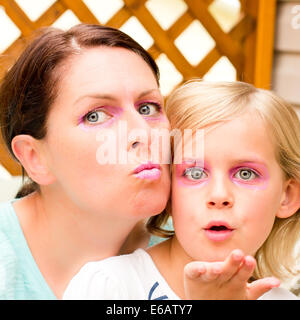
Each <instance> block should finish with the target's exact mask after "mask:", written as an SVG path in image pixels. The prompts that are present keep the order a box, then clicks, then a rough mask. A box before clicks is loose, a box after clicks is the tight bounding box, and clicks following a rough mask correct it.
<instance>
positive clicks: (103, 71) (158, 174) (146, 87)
mask: <svg viewBox="0 0 300 320" xmlns="http://www.w3.org/2000/svg"><path fill="white" fill-rule="evenodd" d="M59 71H60V72H61V77H60V80H59V82H58V88H59V89H58V96H57V98H56V100H55V102H54V104H53V105H52V106H51V110H50V113H49V117H48V120H47V135H46V137H45V139H43V142H42V143H43V144H44V148H43V150H44V152H45V156H46V160H47V163H48V167H49V168H50V170H51V172H52V174H53V175H54V177H55V181H54V183H53V185H52V187H53V188H57V189H56V190H59V192H62V194H66V195H67V196H68V197H69V198H70V199H71V200H72V201H73V202H74V203H75V204H76V205H77V207H79V208H81V209H82V210H86V211H92V212H99V213H101V214H107V215H110V216H113V215H115V216H124V217H128V218H129V219H130V218H136V217H138V218H144V217H149V216H151V215H154V214H158V213H159V212H161V211H162V210H163V209H164V207H165V205H166V202H167V200H168V197H169V189H170V178H169V166H168V164H161V165H160V167H158V168H155V167H153V166H150V167H148V168H146V169H145V170H143V171H141V172H140V173H137V172H134V170H135V169H136V168H137V167H139V166H140V165H141V164H142V163H145V162H148V161H149V156H150V151H149V150H150V146H151V142H152V141H151V129H154V128H155V129H160V128H161V129H164V130H165V131H167V130H168V129H169V122H168V120H167V118H166V116H165V114H164V112H163V111H162V107H163V98H162V96H161V93H160V91H159V88H158V85H157V82H156V79H155V76H154V74H153V71H152V70H151V69H150V67H149V66H148V65H147V63H146V62H145V61H144V60H143V59H142V58H141V57H140V56H138V55H137V54H135V53H133V52H131V51H129V50H126V49H124V48H109V47H95V48H89V49H83V51H82V52H81V53H80V54H78V55H75V56H74V57H72V58H71V59H70V60H69V61H67V62H66V64H65V65H64V66H62V67H61V68H59ZM132 130H136V132H137V133H138V134H137V135H135V134H133V136H131V138H128V136H130V134H131V135H132V132H133V131H132ZM145 135H146V137H145ZM127 138H128V139H127ZM148 151H149V153H148ZM147 154H148V156H147ZM126 155H127V158H126ZM161 156H163V155H162V154H160V157H161ZM164 156H165V155H164ZM165 163H166V162H165Z"/></svg>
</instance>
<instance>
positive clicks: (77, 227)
mask: <svg viewBox="0 0 300 320" xmlns="http://www.w3.org/2000/svg"><path fill="white" fill-rule="evenodd" d="M14 208H15V211H16V214H17V216H18V219H19V221H20V224H21V227H22V229H23V232H24V235H25V238H26V240H27V243H28V246H29V248H30V250H31V252H32V255H33V257H34V259H35V261H36V263H37V265H38V267H39V269H40V271H41V273H42V274H43V276H44V278H45V280H46V282H47V283H48V285H49V286H50V288H51V289H52V290H53V292H54V294H55V295H56V296H57V297H58V298H61V296H62V294H63V291H64V290H65V288H66V286H67V284H68V282H69V281H70V280H71V278H72V277H73V276H74V275H75V274H76V273H77V272H78V271H79V269H80V268H81V267H82V266H83V265H84V264H85V263H86V262H89V261H93V260H100V259H104V258H107V257H110V256H113V255H117V254H118V252H119V250H120V248H121V246H122V244H123V242H124V241H125V239H126V237H127V236H128V234H129V232H130V231H131V229H132V228H133V227H134V225H135V223H136V222H137V221H133V220H125V219H121V218H120V219H116V218H113V219H109V218H108V216H107V215H104V216H102V215H101V213H100V212H97V211H95V212H84V211H80V210H78V207H77V206H76V205H75V204H74V203H72V202H71V201H67V200H66V199H63V198H62V197H60V198H59V197H57V196H56V197H55V198H54V197H51V194H47V196H43V194H39V193H37V192H34V193H33V194H31V195H29V196H27V197H24V198H22V199H21V200H19V201H17V202H15V203H14ZM121 220H122V221H121Z"/></svg>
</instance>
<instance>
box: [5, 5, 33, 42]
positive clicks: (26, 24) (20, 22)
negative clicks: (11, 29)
mask: <svg viewBox="0 0 300 320" xmlns="http://www.w3.org/2000/svg"><path fill="white" fill-rule="evenodd" d="M2 6H3V8H4V10H5V12H6V14H7V15H8V17H9V18H10V19H11V20H12V21H13V22H14V24H15V25H16V26H17V27H18V28H19V29H20V31H21V32H22V34H23V35H24V36H29V35H30V34H31V33H32V31H34V30H35V29H36V26H35V23H34V22H32V21H31V20H30V19H29V18H28V17H27V15H26V14H25V13H24V11H23V10H22V9H21V8H20V7H19V6H18V4H17V3H16V2H15V1H14V0H2Z"/></svg>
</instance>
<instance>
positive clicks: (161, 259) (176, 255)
mask: <svg viewBox="0 0 300 320" xmlns="http://www.w3.org/2000/svg"><path fill="white" fill-rule="evenodd" d="M147 251H148V253H149V254H150V256H151V258H152V259H153V261H154V263H155V265H156V267H157V269H158V270H159V272H160V273H161V275H162V276H163V277H164V279H165V280H166V282H167V283H168V285H169V287H170V288H171V289H172V290H173V291H174V292H175V293H176V295H177V296H178V297H180V298H181V299H184V298H185V294H184V285H183V269H184V267H185V265H186V264H187V263H189V262H191V261H192V259H191V258H190V257H189V256H188V255H187V254H186V253H185V251H184V250H183V248H182V247H181V245H180V243H179V242H178V240H177V238H176V236H173V237H172V238H170V239H168V240H166V241H164V242H162V243H159V244H158V245H156V246H154V247H151V248H149V249H148V250H147Z"/></svg>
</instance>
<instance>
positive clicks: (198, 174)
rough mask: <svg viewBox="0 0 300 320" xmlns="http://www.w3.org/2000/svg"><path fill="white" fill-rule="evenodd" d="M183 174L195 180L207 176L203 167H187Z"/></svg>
mask: <svg viewBox="0 0 300 320" xmlns="http://www.w3.org/2000/svg"><path fill="white" fill-rule="evenodd" d="M183 175H184V176H185V177H187V178H188V179H189V180H193V181H197V180H200V179H205V178H207V174H206V173H205V172H204V170H203V168H198V167H193V168H187V169H186V170H185V171H184V174H183Z"/></svg>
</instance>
